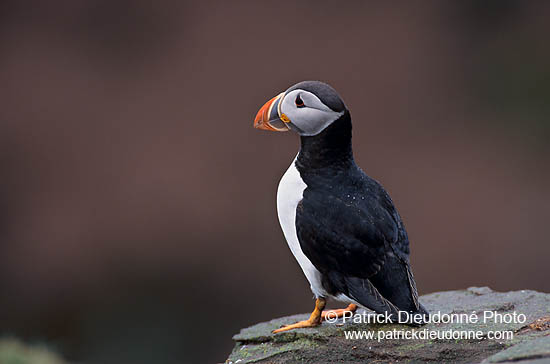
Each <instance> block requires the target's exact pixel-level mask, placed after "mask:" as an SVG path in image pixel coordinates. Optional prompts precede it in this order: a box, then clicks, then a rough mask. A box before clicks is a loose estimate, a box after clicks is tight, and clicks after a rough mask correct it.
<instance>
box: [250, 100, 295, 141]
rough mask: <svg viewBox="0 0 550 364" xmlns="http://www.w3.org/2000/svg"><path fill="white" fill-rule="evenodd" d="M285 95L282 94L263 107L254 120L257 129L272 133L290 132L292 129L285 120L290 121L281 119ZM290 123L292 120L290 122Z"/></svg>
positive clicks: (285, 118)
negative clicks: (281, 108) (282, 102)
mask: <svg viewBox="0 0 550 364" xmlns="http://www.w3.org/2000/svg"><path fill="white" fill-rule="evenodd" d="M284 96H285V93H284V92H283V93H280V94H279V95H277V96H275V97H274V98H272V99H271V100H269V101H268V102H266V103H265V104H264V106H262V108H261V109H260V111H258V113H257V114H256V118H255V119H254V127H255V128H257V129H263V130H271V131H288V130H289V129H290V128H289V127H288V125H287V123H286V122H284V121H283V120H288V118H287V117H286V116H283V118H282V119H281V113H280V112H281V110H280V107H281V101H282V100H283V97H284ZM288 122H290V120H288Z"/></svg>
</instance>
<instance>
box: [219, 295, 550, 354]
mask: <svg viewBox="0 0 550 364" xmlns="http://www.w3.org/2000/svg"><path fill="white" fill-rule="evenodd" d="M420 300H421V302H422V303H423V304H424V305H425V306H426V308H428V310H429V311H430V313H431V314H432V318H434V319H435V318H436V316H437V315H435V314H438V315H439V317H442V318H454V319H453V320H452V322H447V321H445V322H432V323H429V324H427V325H425V326H422V327H416V328H415V327H410V326H405V325H399V324H388V323H384V324H381V323H364V322H365V321H366V320H365V317H366V316H364V315H366V314H368V313H370V312H366V311H364V310H361V309H360V310H358V311H357V312H356V314H355V316H354V317H353V319H347V320H346V322H344V320H343V319H339V320H338V321H336V322H335V323H328V322H323V323H322V324H321V325H320V326H319V327H316V328H311V329H298V330H293V331H287V332H283V333H280V334H276V335H273V334H272V333H271V331H272V330H274V329H276V328H279V327H280V326H282V325H284V324H289V323H293V322H296V321H299V320H305V319H307V318H308V317H309V314H301V315H294V316H288V317H283V318H279V319H275V320H271V321H269V322H263V323H259V324H257V325H254V326H251V327H249V328H246V329H242V330H241V332H240V333H238V334H237V335H235V336H234V337H233V340H234V341H235V342H236V345H235V348H234V349H233V352H232V353H231V354H230V356H229V358H228V359H227V361H226V363H227V364H237V363H238V364H245V363H315V364H322V363H358V362H367V361H375V362H376V363H426V362H432V363H433V362H446V363H481V362H483V363H508V362H514V363H520V364H527V363H536V364H539V363H541V364H542V363H550V294H546V293H540V292H535V291H527V290H524V291H514V292H505V293H502V292H494V291H492V290H491V289H490V288H488V287H472V288H468V289H466V290H460V291H448V292H436V293H431V294H428V295H425V296H422V297H421V298H420ZM449 315H450V316H449ZM466 317H468V319H465V318H466ZM354 321H355V322H354ZM361 321H363V322H361ZM371 322H372V321H371ZM422 333H424V335H425V336H426V335H434V336H432V337H422V336H420V337H418V338H416V337H412V336H413V335H422ZM346 335H347V336H348V337H346ZM350 335H352V337H350ZM353 335H372V337H368V338H367V337H362V338H360V337H359V338H358V337H357V336H353ZM438 335H439V336H438ZM445 335H447V336H445Z"/></svg>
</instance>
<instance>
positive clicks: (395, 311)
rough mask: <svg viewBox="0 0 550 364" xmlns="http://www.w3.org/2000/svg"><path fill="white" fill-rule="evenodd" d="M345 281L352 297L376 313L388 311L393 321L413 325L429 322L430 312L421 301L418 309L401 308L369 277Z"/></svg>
mask: <svg viewBox="0 0 550 364" xmlns="http://www.w3.org/2000/svg"><path fill="white" fill-rule="evenodd" d="M345 282H346V285H347V288H348V294H349V296H350V297H351V298H353V299H354V300H355V301H357V302H358V303H359V304H361V305H362V306H364V307H366V308H369V309H371V310H373V311H375V312H376V313H379V314H384V313H387V314H388V316H389V317H390V319H391V321H392V322H394V323H400V324H406V325H411V326H421V325H424V324H426V323H427V319H428V317H429V313H428V310H426V308H425V307H424V306H423V305H422V304H421V303H419V302H418V308H417V309H414V310H401V309H399V308H398V307H397V306H396V305H394V304H393V303H391V302H390V301H389V300H387V299H386V298H384V297H383V296H382V295H381V294H380V292H378V289H376V287H375V286H374V285H373V284H372V283H371V282H370V281H369V280H368V279H361V278H348V277H346V278H345Z"/></svg>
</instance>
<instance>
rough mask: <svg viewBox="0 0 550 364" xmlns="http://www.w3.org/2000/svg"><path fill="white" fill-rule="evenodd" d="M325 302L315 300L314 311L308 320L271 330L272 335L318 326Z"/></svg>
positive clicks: (318, 299) (322, 299)
mask: <svg viewBox="0 0 550 364" xmlns="http://www.w3.org/2000/svg"><path fill="white" fill-rule="evenodd" d="M325 304H326V301H325V299H324V298H317V299H316V300H315V309H314V310H313V312H312V313H311V315H310V316H309V318H308V319H307V320H305V321H300V322H296V323H295V324H292V325H285V326H283V327H281V328H280V329H277V330H273V331H272V333H273V334H277V333H279V332H283V331H288V330H292V329H299V328H304V327H315V326H319V325H320V324H321V315H322V314H323V308H325Z"/></svg>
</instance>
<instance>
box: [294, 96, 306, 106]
mask: <svg viewBox="0 0 550 364" xmlns="http://www.w3.org/2000/svg"><path fill="white" fill-rule="evenodd" d="M295 102H296V107H305V106H306V105H305V104H304V101H302V99H301V98H300V95H298V96H296V101H295Z"/></svg>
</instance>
